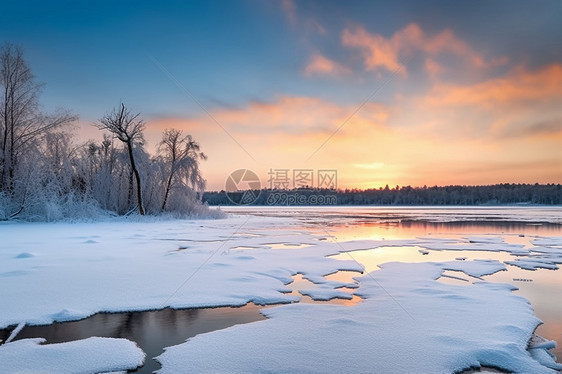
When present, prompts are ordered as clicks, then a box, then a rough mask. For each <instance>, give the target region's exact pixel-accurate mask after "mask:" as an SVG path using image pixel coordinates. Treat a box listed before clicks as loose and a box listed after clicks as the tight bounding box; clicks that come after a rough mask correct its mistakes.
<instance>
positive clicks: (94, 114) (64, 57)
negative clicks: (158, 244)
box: [0, 0, 562, 190]
mask: <svg viewBox="0 0 562 374" xmlns="http://www.w3.org/2000/svg"><path fill="white" fill-rule="evenodd" d="M561 19H562V1H560V0H537V1H517V0H509V1H502V0H495V1H480V0H475V1H459V2H455V1H392V2H382V1H328V0H320V1H314V0H305V1H297V0H279V1H276V0H270V1H257V0H255V1H254V0H252V1H226V0H225V1H218V0H214V1H160V2H149V1H103V0H102V1H49V2H45V1H28V0H22V1H17V2H15V1H7V0H0V42H11V43H16V44H21V45H22V46H23V48H24V51H25V57H26V60H27V61H28V64H29V65H30V67H31V69H32V71H33V72H34V74H35V76H36V79H37V80H38V81H40V82H43V83H44V84H45V86H44V88H43V92H42V95H41V106H42V109H43V110H44V111H46V112H53V111H55V110H56V109H57V108H65V109H68V110H70V111H71V112H72V113H74V114H75V115H78V116H79V118H80V120H79V123H78V124H77V125H76V126H75V129H74V133H75V138H76V142H78V143H79V142H83V141H86V140H88V139H96V140H97V139H101V136H102V135H101V132H100V131H99V130H98V129H96V128H95V127H94V126H93V124H95V123H96V121H97V120H98V119H99V118H100V117H102V116H103V115H104V114H105V113H107V112H109V111H111V109H112V108H114V107H116V106H117V105H119V103H120V102H123V103H125V105H126V106H128V107H129V108H131V110H132V111H134V112H140V113H141V116H142V118H144V120H145V121H146V123H147V126H146V130H145V137H146V140H147V147H148V150H149V151H151V152H155V150H156V145H157V143H158V141H159V139H160V136H161V133H162V131H163V130H164V129H167V128H177V129H181V130H183V131H184V132H185V133H189V134H191V135H192V136H193V137H194V138H195V139H196V140H197V141H198V142H199V143H200V144H201V148H202V150H203V151H204V152H205V153H206V154H207V156H208V160H207V161H204V163H203V165H202V166H201V168H202V171H203V176H204V177H205V178H206V179H207V182H208V187H207V188H208V189H209V190H221V189H223V188H224V186H225V182H226V180H227V178H228V176H229V174H230V173H231V172H233V171H235V170H237V169H250V170H252V171H254V172H255V173H256V174H257V175H258V177H259V178H260V180H261V183H262V185H263V186H264V187H268V186H269V184H270V182H272V179H271V175H278V174H276V173H278V172H279V171H282V170H288V171H289V172H288V175H289V176H290V177H292V176H294V174H293V173H294V172H296V171H298V170H312V171H313V173H314V175H317V173H318V171H322V170H336V171H337V186H338V187H339V188H354V187H355V188H379V187H381V186H385V185H386V184H389V185H390V186H395V185H400V186H405V185H412V186H423V185H428V186H433V185H451V184H468V185H482V184H494V183H562V21H560V20H561ZM318 181H319V180H318V178H316V181H313V183H312V185H313V186H316V183H317V182H318ZM292 182H295V181H294V180H293V178H291V183H292Z"/></svg>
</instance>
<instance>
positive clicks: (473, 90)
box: [424, 64, 562, 109]
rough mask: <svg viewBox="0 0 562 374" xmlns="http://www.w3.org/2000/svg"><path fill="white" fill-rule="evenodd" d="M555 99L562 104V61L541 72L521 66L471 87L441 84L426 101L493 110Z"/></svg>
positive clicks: (427, 102) (433, 103) (438, 104)
mask: <svg viewBox="0 0 562 374" xmlns="http://www.w3.org/2000/svg"><path fill="white" fill-rule="evenodd" d="M553 100H554V101H556V102H557V103H558V104H559V105H560V106H562V65H560V64H552V65H550V66H547V67H544V68H542V69H540V70H538V71H528V70H526V69H525V68H523V67H518V68H515V69H513V70H512V71H511V72H510V73H509V74H508V75H507V76H505V77H502V78H496V79H492V80H488V81H486V82H482V83H478V84H475V85H470V86H461V85H451V84H438V85H436V86H435V87H434V88H433V90H432V91H431V92H430V94H429V95H428V97H426V98H425V99H424V104H427V105H431V106H448V105H477V106H481V107H485V108H492V109H493V108H498V106H501V107H505V106H506V105H509V106H514V105H517V104H521V103H523V102H542V103H546V102H548V101H553ZM560 106H559V108H560Z"/></svg>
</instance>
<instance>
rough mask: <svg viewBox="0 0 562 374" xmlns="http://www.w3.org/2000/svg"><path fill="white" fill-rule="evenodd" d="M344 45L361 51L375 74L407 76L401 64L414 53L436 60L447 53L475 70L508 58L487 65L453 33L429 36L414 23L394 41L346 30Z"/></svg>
mask: <svg viewBox="0 0 562 374" xmlns="http://www.w3.org/2000/svg"><path fill="white" fill-rule="evenodd" d="M342 44H343V45H344V46H347V47H354V48H358V49H359V50H360V51H361V53H362V55H363V59H364V64H365V68H366V69H367V70H372V71H376V70H378V69H381V68H384V69H386V70H389V71H396V70H399V69H400V71H401V74H402V75H403V76H405V75H406V74H407V71H406V67H405V66H403V63H402V62H401V58H404V57H405V56H407V55H410V54H411V53H412V52H415V51H420V52H423V53H425V54H426V55H428V56H437V55H439V54H441V53H444V52H448V53H452V54H455V55H457V56H461V57H463V58H464V59H466V60H468V61H470V62H471V63H472V64H473V65H474V66H476V67H486V66H489V65H497V64H502V63H506V62H507V61H506V59H505V58H501V59H497V60H493V61H492V62H490V63H487V62H485V61H484V59H483V58H482V56H480V55H479V54H478V53H477V52H475V51H474V50H473V49H472V48H470V47H469V46H468V45H467V44H466V43H465V42H464V41H462V40H460V39H459V38H457V36H455V34H454V33H453V31H451V30H450V29H445V30H443V31H442V32H440V33H439V34H437V35H433V36H429V35H427V34H426V33H425V32H424V31H423V30H422V29H421V28H420V27H419V26H418V25H417V24H415V23H412V24H410V25H408V26H407V27H405V28H404V29H402V30H399V31H397V32H396V33H395V34H394V35H393V36H392V37H391V38H385V37H384V36H382V35H379V34H371V33H369V32H368V31H367V30H365V29H364V28H363V27H356V28H355V29H353V30H350V29H345V30H344V31H343V33H342ZM426 66H427V64H426ZM432 67H433V68H435V65H433V66H431V67H430V68H429V69H431V68H432ZM429 69H428V71H429V72H430V73H432V72H433V73H435V69H433V70H429Z"/></svg>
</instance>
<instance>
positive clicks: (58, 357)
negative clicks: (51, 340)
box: [0, 338, 145, 374]
mask: <svg viewBox="0 0 562 374" xmlns="http://www.w3.org/2000/svg"><path fill="white" fill-rule="evenodd" d="M44 341H45V340H44V339H42V338H37V339H23V340H18V341H15V342H13V343H6V344H3V345H0V368H1V372H2V373H3V374H18V373H21V374H23V373H34V374H43V373H44V374H52V373H57V374H65V373H68V374H80V373H85V374H86V373H102V372H111V371H117V370H121V371H122V370H132V369H136V368H137V367H139V366H141V365H142V364H143V363H144V358H145V354H144V352H143V351H142V350H141V349H140V348H139V347H137V345H136V344H135V343H133V342H131V341H129V340H127V339H112V338H89V339H84V340H77V341H73V342H68V343H60V344H41V343H43V342H44Z"/></svg>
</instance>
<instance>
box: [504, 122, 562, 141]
mask: <svg viewBox="0 0 562 374" xmlns="http://www.w3.org/2000/svg"><path fill="white" fill-rule="evenodd" d="M501 135H502V136H503V137H508V138H509V137H528V136H547V137H552V136H558V137H559V138H560V135H562V117H558V118H551V119H547V120H543V121H539V122H533V123H530V124H529V123H527V124H525V125H522V126H518V127H516V128H514V127H509V128H505V129H504V131H503V133H502V134H501Z"/></svg>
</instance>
